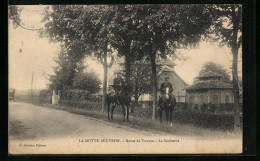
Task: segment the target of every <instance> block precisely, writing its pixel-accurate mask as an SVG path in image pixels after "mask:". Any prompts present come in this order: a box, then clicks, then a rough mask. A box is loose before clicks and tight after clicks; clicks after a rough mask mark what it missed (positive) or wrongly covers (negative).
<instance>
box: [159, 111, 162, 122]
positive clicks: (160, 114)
mask: <svg viewBox="0 0 260 161" xmlns="http://www.w3.org/2000/svg"><path fill="white" fill-rule="evenodd" d="M159 117H160V123H162V108H161V109H159Z"/></svg>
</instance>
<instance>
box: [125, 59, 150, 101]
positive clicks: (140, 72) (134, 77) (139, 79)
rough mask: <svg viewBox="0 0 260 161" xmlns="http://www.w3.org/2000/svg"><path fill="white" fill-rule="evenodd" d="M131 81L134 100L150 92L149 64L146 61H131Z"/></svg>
mask: <svg viewBox="0 0 260 161" xmlns="http://www.w3.org/2000/svg"><path fill="white" fill-rule="evenodd" d="M130 78H131V82H132V84H133V93H134V98H135V101H136V102H137V101H138V99H139V97H140V96H141V95H142V94H145V93H151V92H152V90H151V89H152V88H151V66H150V64H149V63H147V61H136V62H134V63H132V69H131V77H130Z"/></svg>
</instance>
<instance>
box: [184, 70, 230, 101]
mask: <svg viewBox="0 0 260 161" xmlns="http://www.w3.org/2000/svg"><path fill="white" fill-rule="evenodd" d="M186 102H189V103H195V104H202V103H214V104H218V103H234V97H233V92H232V85H231V84H228V83H225V82H223V81H222V76H220V75H218V74H217V73H214V72H211V71H209V72H206V73H204V74H202V75H199V76H198V77H197V82H196V83H195V84H193V85H192V86H190V87H188V88H187V89H186Z"/></svg>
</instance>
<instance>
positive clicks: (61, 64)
mask: <svg viewBox="0 0 260 161" xmlns="http://www.w3.org/2000/svg"><path fill="white" fill-rule="evenodd" d="M55 62H56V63H57V64H58V66H57V67H55V68H54V75H50V79H49V80H50V84H49V88H50V89H51V90H61V89H63V88H64V87H72V84H73V79H74V77H75V74H76V69H77V61H76V60H73V59H72V57H71V55H69V54H68V53H67V52H66V51H65V50H64V48H61V51H60V52H59V54H58V57H57V58H56V60H55Z"/></svg>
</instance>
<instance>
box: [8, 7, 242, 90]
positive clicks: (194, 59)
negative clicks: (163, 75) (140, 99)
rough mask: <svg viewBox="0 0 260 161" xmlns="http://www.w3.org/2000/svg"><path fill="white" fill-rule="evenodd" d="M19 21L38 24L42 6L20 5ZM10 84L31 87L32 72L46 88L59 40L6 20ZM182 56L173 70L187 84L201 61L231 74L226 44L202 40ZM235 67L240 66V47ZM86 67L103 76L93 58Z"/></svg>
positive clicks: (35, 84)
mask: <svg viewBox="0 0 260 161" xmlns="http://www.w3.org/2000/svg"><path fill="white" fill-rule="evenodd" d="M22 7H23V11H22V13H21V20H22V25H23V26H25V27H27V28H41V27H43V23H41V19H42V17H43V15H42V12H43V10H44V8H45V6H22ZM8 37H9V42H8V48H9V53H8V54H9V55H8V58H9V63H8V64H9V88H15V89H16V90H29V89H31V79H32V72H33V73H34V76H33V89H45V88H47V87H48V86H47V84H48V83H49V81H48V75H49V74H53V73H54V71H53V67H55V66H57V64H56V63H55V62H54V59H55V58H56V57H57V54H58V51H59V43H50V42H49V41H48V39H47V38H40V37H39V34H38V32H37V31H31V30H26V29H23V28H21V27H17V28H14V27H13V25H12V23H9V31H8ZM178 52H180V53H181V54H182V55H183V56H185V57H186V59H185V60H176V61H174V62H175V63H176V66H175V71H176V72H177V74H178V75H179V76H180V77H181V78H182V79H183V80H184V81H185V82H186V83H188V84H190V85H191V84H192V82H193V79H194V78H195V77H196V76H198V73H199V71H200V69H201V68H202V66H203V64H204V63H206V62H209V61H212V62H215V63H218V64H220V65H222V66H223V67H224V68H225V69H228V71H229V74H230V75H231V69H230V67H231V65H232V55H231V50H230V48H228V47H226V46H225V47H218V45H217V44H213V45H211V44H209V43H206V42H201V43H200V46H199V47H198V48H197V49H192V50H179V51H178ZM239 55H240V58H239V64H238V71H240V74H239V75H240V76H241V70H242V61H241V51H240V54H239ZM86 62H87V64H88V66H89V68H90V69H91V70H93V71H95V72H96V73H97V74H98V75H99V77H100V79H101V80H102V78H103V68H102V65H101V64H98V63H96V62H95V61H93V60H87V61H86Z"/></svg>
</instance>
